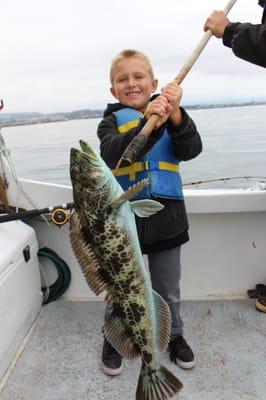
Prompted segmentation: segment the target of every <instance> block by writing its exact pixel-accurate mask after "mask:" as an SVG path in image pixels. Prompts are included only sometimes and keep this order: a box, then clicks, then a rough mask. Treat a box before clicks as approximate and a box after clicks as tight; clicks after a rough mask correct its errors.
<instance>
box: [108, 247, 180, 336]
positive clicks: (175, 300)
mask: <svg viewBox="0 0 266 400" xmlns="http://www.w3.org/2000/svg"><path fill="white" fill-rule="evenodd" d="M180 253H181V246H179V247H175V248H174V249H171V250H166V251H161V252H160V253H152V254H148V255H147V256H148V261H149V270H150V276H151V282H152V287H153V289H154V290H155V291H156V292H157V293H159V294H160V295H161V296H162V298H163V299H164V300H165V301H166V302H167V304H168V305H169V308H170V312H171V317H172V331H171V336H172V337H173V336H175V335H177V334H180V335H183V322H182V319H181V317H180V285H179V283H180V276H181V265H180ZM112 310H113V307H112V306H107V307H106V311H105V320H108V319H109V318H110V316H111V314H112Z"/></svg>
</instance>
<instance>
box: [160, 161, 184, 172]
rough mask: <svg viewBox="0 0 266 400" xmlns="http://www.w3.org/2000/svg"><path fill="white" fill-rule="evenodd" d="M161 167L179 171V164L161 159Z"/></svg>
mask: <svg viewBox="0 0 266 400" xmlns="http://www.w3.org/2000/svg"><path fill="white" fill-rule="evenodd" d="M159 169H164V170H166V171H172V172H179V165H178V164H174V163H169V162H166V161H159Z"/></svg>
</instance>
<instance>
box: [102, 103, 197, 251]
mask: <svg viewBox="0 0 266 400" xmlns="http://www.w3.org/2000/svg"><path fill="white" fill-rule="evenodd" d="M153 98H154V97H153ZM153 98H152V99H153ZM152 99H151V100H152ZM121 108H124V106H123V105H122V104H120V103H116V104H109V105H108V106H107V109H106V110H105V112H104V118H103V119H102V121H101V122H100V124H99V126H98V131H97V135H98V138H99V139H100V150H101V156H102V158H103V159H104V160H105V162H106V163H107V165H108V166H109V167H110V168H111V169H114V168H115V166H116V164H117V162H118V160H119V159H120V158H121V156H122V154H123V152H124V150H125V149H126V147H127V145H128V144H129V143H130V142H131V140H132V139H133V138H134V137H135V136H136V135H137V134H138V133H139V132H140V130H141V128H142V127H143V126H144V125H145V123H146V118H145V117H144V118H142V119H141V121H140V125H139V126H137V127H136V128H132V129H131V130H130V131H128V132H127V133H126V134H123V135H121V134H119V132H118V130H117V126H116V120H115V116H114V115H113V114H112V113H113V112H114V111H118V110H119V109H121ZM181 112H182V116H183V120H182V123H181V124H180V125H179V126H177V127H176V126H174V125H172V124H171V122H170V121H167V122H166V123H165V124H163V125H162V126H161V127H160V128H159V129H157V130H154V131H153V133H152V134H151V135H150V136H149V138H148V141H147V143H146V145H145V147H144V148H143V150H142V151H141V153H140V154H139V155H138V156H141V155H143V154H145V153H147V152H148V151H149V150H150V149H151V148H152V147H153V145H154V144H155V143H156V142H157V141H158V140H159V139H160V138H161V136H162V135H163V131H164V129H165V128H166V127H167V129H168V132H169V133H170V135H171V137H172V143H173V148H174V152H175V154H176V157H177V159H178V160H179V161H186V160H190V159H192V158H194V157H196V156H197V155H198V154H199V153H200V152H201V150H202V143H201V138H200V136H199V133H198V132H197V129H196V126H195V124H194V122H193V121H192V119H191V118H190V117H189V116H188V114H187V113H186V111H185V110H184V109H181ZM156 200H158V201H159V202H160V203H162V204H163V205H164V208H163V210H161V211H160V212H158V213H156V214H154V215H152V216H151V217H149V218H139V217H137V216H136V224H137V229H138V235H139V240H140V245H141V248H142V251H143V253H146V254H149V253H155V252H159V251H163V250H167V249H171V248H174V247H176V246H179V245H181V244H183V243H185V242H186V241H188V221H187V215H186V209H185V204H184V201H180V200H170V199H161V198H156Z"/></svg>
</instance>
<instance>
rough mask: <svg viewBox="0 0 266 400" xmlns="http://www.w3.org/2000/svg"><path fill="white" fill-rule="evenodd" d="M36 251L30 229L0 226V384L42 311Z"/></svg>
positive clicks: (20, 225) (8, 224)
mask: <svg viewBox="0 0 266 400" xmlns="http://www.w3.org/2000/svg"><path fill="white" fill-rule="evenodd" d="M37 251H38V243H37V239H36V235H35V231H34V230H33V229H32V228H31V227H30V226H28V225H26V224H25V223H23V222H21V221H12V222H5V223H1V224H0V381H1V378H2V377H3V375H4V373H5V371H6V370H7V368H8V366H9V365H10V363H11V362H12V360H13V358H14V356H15V354H16V352H17V351H18V349H19V347H20V345H21V343H22V341H23V340H24V338H25V336H26V335H27V332H28V331H29V329H30V327H31V325H32V324H33V322H34V321H35V319H36V317H37V315H38V313H39V311H40V309H41V304H42V292H41V280H40V272H39V262H38V256H37Z"/></svg>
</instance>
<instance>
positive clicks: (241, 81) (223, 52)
mask: <svg viewBox="0 0 266 400" xmlns="http://www.w3.org/2000/svg"><path fill="white" fill-rule="evenodd" d="M257 3H258V1H257V0H238V1H237V2H236V4H235V5H234V7H233V9H232V10H231V12H230V14H229V18H230V19H231V20H232V21H241V22H252V23H260V21H261V14H262V8H261V7H259V6H258V5H257ZM226 4H227V0H193V1H189V0H163V1H151V0H134V1H132V0H130V1H129V0H96V1H89V0H46V1H40V0H9V1H1V22H0V35H1V37H0V41H1V53H0V54H1V69H0V74H1V75H0V82H1V84H0V98H3V99H4V101H5V111H6V112H17V111H39V112H56V111H72V110H77V109H84V108H91V109H95V108H104V107H105V105H106V103H107V102H112V101H114V99H113V98H112V97H111V95H110V94H109V87H110V84H109V79H108V75H109V67H110V62H111V59H112V58H113V56H114V55H116V54H117V53H118V52H119V51H120V50H122V49H124V48H136V49H139V50H141V51H143V52H145V53H146V54H147V55H148V56H149V57H150V59H151V61H152V64H153V67H154V71H155V75H156V77H157V78H158V79H159V87H161V86H163V85H164V84H166V83H167V82H169V81H171V80H172V79H174V78H175V77H176V75H177V74H178V72H179V70H180V69H181V67H182V66H183V65H184V64H185V62H186V61H187V59H188V57H189V56H190V54H191V53H192V51H193V50H194V48H195V47H196V45H197V44H198V42H199V41H200V39H201V38H202V36H203V35H204V32H203V24H204V22H205V20H206V18H207V16H208V15H209V14H210V13H211V12H212V11H213V10H214V9H223V8H224V6H225V5H226ZM182 87H183V89H184V95H183V103H184V104H188V103H189V104H195V103H198V102H224V101H226V100H229V101H238V100H254V101H256V100H266V71H265V69H264V68H261V67H258V66H255V65H252V64H250V63H247V62H245V61H242V60H240V59H237V58H236V57H235V56H234V55H233V54H232V52H231V50H230V49H228V48H225V47H224V46H223V45H222V42H221V40H218V39H216V38H214V37H212V38H211V40H210V41H209V43H208V44H207V46H206V48H205V49H204V50H203V53H202V54H201V56H200V58H199V59H198V61H197V62H196V63H195V65H194V66H193V68H192V70H191V71H190V73H189V74H188V75H187V77H186V78H185V80H184V81H183V83H182Z"/></svg>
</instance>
